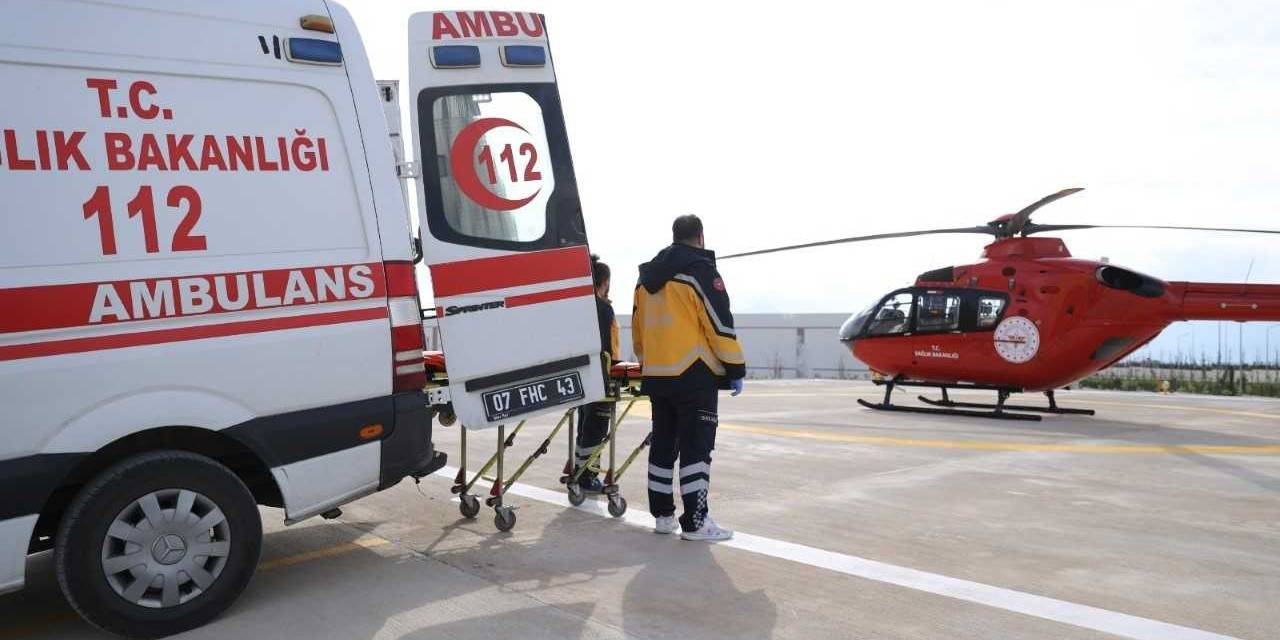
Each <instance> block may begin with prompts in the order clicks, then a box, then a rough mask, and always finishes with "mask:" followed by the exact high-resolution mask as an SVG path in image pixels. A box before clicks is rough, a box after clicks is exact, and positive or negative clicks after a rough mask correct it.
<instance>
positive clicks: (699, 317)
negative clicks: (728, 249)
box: [631, 244, 747, 395]
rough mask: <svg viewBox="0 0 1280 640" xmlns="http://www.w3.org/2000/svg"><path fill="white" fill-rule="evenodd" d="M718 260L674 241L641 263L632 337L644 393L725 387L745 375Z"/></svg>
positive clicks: (708, 252) (632, 318)
mask: <svg viewBox="0 0 1280 640" xmlns="http://www.w3.org/2000/svg"><path fill="white" fill-rule="evenodd" d="M715 260H716V254H715V253H713V252H711V251H707V250H705V249H698V248H697V247H690V246H688V245H684V244H673V245H671V246H669V247H667V248H666V249H663V250H662V251H661V252H659V253H658V255H657V256H655V257H654V259H653V260H651V261H649V262H646V263H645V264H642V265H640V283H639V284H638V285H636V293H635V308H634V310H633V311H632V316H631V340H632V343H633V346H634V348H635V353H636V358H637V359H639V360H640V363H641V364H642V365H643V371H642V373H643V375H644V382H643V384H642V389H643V391H644V392H645V393H648V394H659V395H661V394H666V393H676V392H680V391H689V390H696V389H708V388H722V389H724V388H728V384H729V381H730V380H736V379H738V378H742V377H745V376H746V373H747V368H746V360H745V359H744V358H743V356H742V345H741V344H739V343H738V334H737V333H736V332H735V331H734V328H733V314H732V313H730V311H729V294H728V292H727V291H725V286H724V280H722V279H721V278H720V274H719V273H718V272H717V271H716V262H715Z"/></svg>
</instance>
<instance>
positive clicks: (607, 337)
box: [596, 294, 622, 362]
mask: <svg viewBox="0 0 1280 640" xmlns="http://www.w3.org/2000/svg"><path fill="white" fill-rule="evenodd" d="M596 320H598V321H599V322H600V350H601V351H602V352H604V353H608V354H609V361H610V362H617V361H618V360H619V359H620V358H621V357H622V353H621V352H620V351H619V350H618V320H617V318H615V317H614V315H613V305H611V304H610V303H609V301H608V300H605V299H604V298H601V297H600V296H599V295H598V294H597V295H596Z"/></svg>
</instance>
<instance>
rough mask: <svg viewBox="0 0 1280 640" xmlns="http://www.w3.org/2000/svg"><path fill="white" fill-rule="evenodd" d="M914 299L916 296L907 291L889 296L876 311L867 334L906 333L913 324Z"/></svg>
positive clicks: (887, 334)
mask: <svg viewBox="0 0 1280 640" xmlns="http://www.w3.org/2000/svg"><path fill="white" fill-rule="evenodd" d="M914 299H915V296H913V295H911V293H910V292H907V291H904V292H902V293H895V294H893V295H891V296H889V298H888V299H886V300H885V301H884V302H883V303H882V304H881V305H880V308H879V310H877V311H876V315H875V318H874V319H873V320H872V321H871V324H870V326H868V327H867V335H869V336H889V335H895V334H900V333H906V332H907V331H908V330H909V329H910V326H911V322H910V320H911V304H912V302H913V301H914Z"/></svg>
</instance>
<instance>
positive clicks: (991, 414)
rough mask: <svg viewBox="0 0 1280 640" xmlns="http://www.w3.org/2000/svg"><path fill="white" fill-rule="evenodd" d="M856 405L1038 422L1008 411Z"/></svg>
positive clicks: (934, 413)
mask: <svg viewBox="0 0 1280 640" xmlns="http://www.w3.org/2000/svg"><path fill="white" fill-rule="evenodd" d="M858 404H860V405H862V406H864V407H866V408H868V409H875V410H876V411H901V412H904V413H928V414H933V415H936V416H968V417H970V418H995V419H996V420H1032V421H1039V420H1040V416H1038V415H1035V414H1029V413H1009V412H1008V411H972V410H966V409H946V408H941V407H910V406H905V405H900V404H885V403H883V402H867V401H866V400H864V399H862V398H858ZM984 406H985V405H984Z"/></svg>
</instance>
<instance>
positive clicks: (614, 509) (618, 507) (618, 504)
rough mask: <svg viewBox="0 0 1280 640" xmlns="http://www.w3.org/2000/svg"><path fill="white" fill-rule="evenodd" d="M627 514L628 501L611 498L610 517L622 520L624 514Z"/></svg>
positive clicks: (617, 497)
mask: <svg viewBox="0 0 1280 640" xmlns="http://www.w3.org/2000/svg"><path fill="white" fill-rule="evenodd" d="M626 512H627V499H626V498H624V497H622V496H619V495H612V496H609V515H611V516H613V517H615V518H621V517H622V514H624V513H626Z"/></svg>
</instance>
